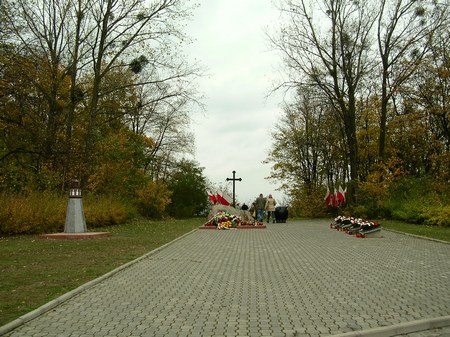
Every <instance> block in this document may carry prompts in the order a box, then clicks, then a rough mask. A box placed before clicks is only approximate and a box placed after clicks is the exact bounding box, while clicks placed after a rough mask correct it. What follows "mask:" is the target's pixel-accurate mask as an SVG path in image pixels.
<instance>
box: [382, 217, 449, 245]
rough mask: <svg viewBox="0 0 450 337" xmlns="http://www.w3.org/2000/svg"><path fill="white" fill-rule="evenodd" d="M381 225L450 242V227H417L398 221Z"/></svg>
mask: <svg viewBox="0 0 450 337" xmlns="http://www.w3.org/2000/svg"><path fill="white" fill-rule="evenodd" d="M380 223H381V225H382V226H383V227H384V228H386V229H392V230H396V231H399V232H404V233H409V234H414V235H420V236H425V237H428V238H432V239H437V240H442V241H448V242H450V227H439V226H428V225H416V224H411V223H406V222H401V221H396V220H383V221H380Z"/></svg>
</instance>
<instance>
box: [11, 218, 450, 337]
mask: <svg viewBox="0 0 450 337" xmlns="http://www.w3.org/2000/svg"><path fill="white" fill-rule="evenodd" d="M383 236H384V237H383V238H372V239H359V238H355V237H354V236H350V235H346V234H344V233H342V232H337V231H336V230H333V229H331V228H329V221H326V220H305V221H298V222H297V221H296V222H289V221H288V222H287V223H285V224H269V225H268V226H267V228H266V229H260V230H229V231H218V230H217V231H216V230H208V231H205V230H198V231H195V232H193V233H191V234H189V235H187V236H184V237H183V238H181V239H180V240H176V241H174V242H173V243H172V244H170V245H167V246H165V247H164V248H163V249H160V250H157V251H155V252H154V253H152V254H149V255H147V256H146V257H144V258H143V259H140V260H139V261H138V262H136V263H134V264H131V265H129V266H128V267H127V268H124V269H122V270H120V271H118V272H117V273H114V274H112V275H111V276H110V277H108V278H106V279H103V280H102V281H101V282H99V283H97V284H95V285H94V286H92V287H90V288H88V289H87V290H85V291H82V292H80V293H79V294H77V295H76V296H74V297H73V298H71V299H69V300H68V301H66V302H64V303H62V304H60V305H58V306H57V307H55V308H54V309H52V310H50V311H48V312H46V313H43V314H41V315H40V316H38V317H36V318H35V319H33V320H32V321H30V322H27V323H25V324H23V325H21V326H20V327H18V328H16V329H15V330H13V331H11V332H9V333H8V334H6V335H7V336H10V337H17V336H27V337H28V336H64V335H67V336H70V335H71V334H72V333H75V335H76V336H103V335H104V336H121V335H126V336H141V337H142V336H208V337H211V336H234V337H236V336H252V337H263V336H283V337H293V336H309V337H311V336H327V335H332V334H338V333H344V332H351V331H355V330H356V331H360V330H362V329H368V328H376V327H382V326H389V325H393V324H398V323H405V322H410V321H414V320H417V319H424V318H433V317H440V316H444V315H448V313H449V312H450V287H449V284H450V245H449V244H445V243H440V242H435V241H431V240H424V239H421V238H416V237H412V236H406V235H402V234H399V233H394V232H388V231H383ZM411 336H412V337H423V335H417V336H416V335H411Z"/></svg>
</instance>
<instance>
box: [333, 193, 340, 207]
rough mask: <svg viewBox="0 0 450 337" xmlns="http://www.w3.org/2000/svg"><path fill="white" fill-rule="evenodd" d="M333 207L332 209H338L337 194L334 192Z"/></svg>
mask: <svg viewBox="0 0 450 337" xmlns="http://www.w3.org/2000/svg"><path fill="white" fill-rule="evenodd" d="M333 206H334V207H339V198H338V192H337V191H336V192H334V195H333Z"/></svg>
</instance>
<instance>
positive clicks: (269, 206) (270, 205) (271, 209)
mask: <svg viewBox="0 0 450 337" xmlns="http://www.w3.org/2000/svg"><path fill="white" fill-rule="evenodd" d="M276 204H277V202H276V200H275V199H274V198H273V197H272V194H269V197H268V198H267V199H266V204H265V207H264V209H265V210H266V211H267V222H269V221H270V217H271V216H272V221H273V223H275V221H276V219H275V205H276Z"/></svg>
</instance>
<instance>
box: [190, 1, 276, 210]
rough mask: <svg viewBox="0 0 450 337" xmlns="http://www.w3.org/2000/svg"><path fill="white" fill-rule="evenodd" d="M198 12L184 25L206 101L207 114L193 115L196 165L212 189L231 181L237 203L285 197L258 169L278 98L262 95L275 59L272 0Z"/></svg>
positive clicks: (220, 4) (266, 170) (265, 170)
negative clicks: (202, 69) (199, 69)
mask: <svg viewBox="0 0 450 337" xmlns="http://www.w3.org/2000/svg"><path fill="white" fill-rule="evenodd" d="M200 3H201V6H200V7H199V8H197V9H196V10H195V12H194V18H193V20H192V21H191V22H189V24H188V27H187V32H188V34H189V35H190V36H191V37H192V38H193V39H194V42H193V43H192V44H191V45H190V46H189V48H188V50H187V53H188V55H189V57H190V58H192V59H194V58H195V59H196V60H198V61H199V62H200V63H201V64H202V65H203V66H204V67H205V68H206V72H207V73H208V74H209V76H206V77H205V78H203V79H201V80H200V88H199V90H200V91H201V92H203V93H204V94H205V96H206V99H205V101H204V103H205V105H206V112H205V114H197V115H196V118H195V121H194V124H193V126H192V127H193V130H194V132H195V138H196V153H195V159H196V160H197V161H198V162H199V164H200V166H202V167H204V168H205V170H204V174H205V176H206V177H207V178H208V179H209V180H210V181H211V182H213V183H214V184H216V185H222V186H228V187H229V191H230V192H231V191H232V185H231V182H226V181H225V179H226V178H231V177H232V171H233V170H235V171H236V177H237V178H242V181H241V182H236V199H237V201H239V202H241V203H243V202H245V203H248V202H251V201H252V200H254V198H256V197H257V195H258V194H259V193H263V194H264V195H267V194H269V193H272V194H273V195H274V197H275V198H276V199H279V201H280V203H281V202H282V200H283V199H284V197H283V196H282V195H281V192H279V191H277V190H276V189H277V187H278V186H277V184H276V183H274V182H271V181H268V180H266V179H265V177H267V176H268V175H269V174H270V165H267V164H263V163H262V161H263V160H264V159H266V157H267V154H268V151H269V149H270V146H271V137H270V134H271V131H272V130H273V126H274V124H275V123H276V121H277V118H278V117H279V116H280V108H279V106H280V103H281V99H280V95H278V97H276V96H271V97H269V98H268V99H267V98H266V95H267V94H268V92H269V90H270V88H271V83H272V82H273V80H274V79H275V78H274V76H275V72H276V69H277V68H279V64H280V57H279V55H277V54H276V53H275V52H271V51H270V47H269V43H268V40H267V37H266V36H265V34H264V30H265V29H266V28H268V29H273V28H274V27H275V26H276V25H277V21H276V20H277V18H278V15H279V12H278V10H277V9H276V8H275V7H274V5H273V4H272V0H200Z"/></svg>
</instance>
